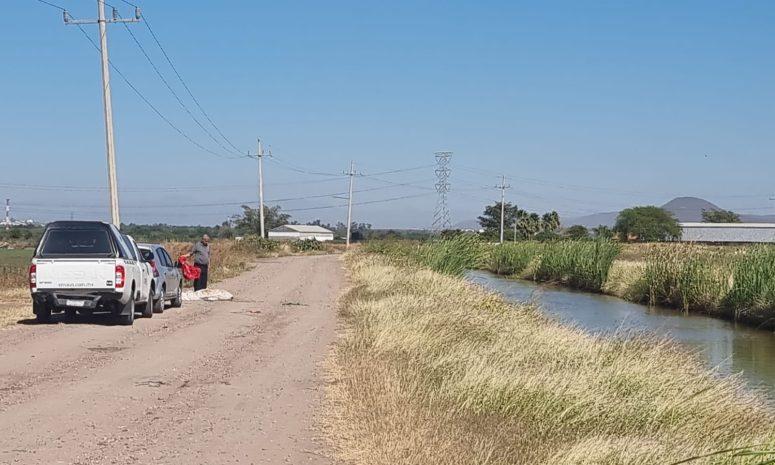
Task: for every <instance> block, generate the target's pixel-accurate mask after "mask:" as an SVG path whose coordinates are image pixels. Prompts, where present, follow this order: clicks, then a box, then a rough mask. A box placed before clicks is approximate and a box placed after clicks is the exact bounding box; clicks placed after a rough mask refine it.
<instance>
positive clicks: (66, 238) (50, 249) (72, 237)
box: [40, 229, 113, 257]
mask: <svg viewBox="0 0 775 465" xmlns="http://www.w3.org/2000/svg"><path fill="white" fill-rule="evenodd" d="M40 255H41V257H45V256H52V255H101V256H111V255H113V250H112V248H111V247H110V236H108V232H107V231H104V230H101V229H52V230H50V231H49V232H48V234H47V235H46V239H45V241H44V242H43V247H42V248H41V251H40Z"/></svg>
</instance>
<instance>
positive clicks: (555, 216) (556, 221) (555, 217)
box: [541, 211, 560, 232]
mask: <svg viewBox="0 0 775 465" xmlns="http://www.w3.org/2000/svg"><path fill="white" fill-rule="evenodd" d="M558 229H560V214H559V213H557V212H556V211H551V212H548V213H544V216H542V217H541V230H542V231H548V232H556V231H557V230H558Z"/></svg>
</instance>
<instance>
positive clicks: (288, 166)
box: [269, 156, 343, 178]
mask: <svg viewBox="0 0 775 465" xmlns="http://www.w3.org/2000/svg"><path fill="white" fill-rule="evenodd" d="M269 160H271V161H272V162H274V163H276V164H278V165H280V166H281V167H283V168H285V169H287V170H290V171H295V172H296V173H301V174H309V175H312V176H331V177H336V178H341V177H342V176H343V175H341V174H337V173H324V172H320V171H309V170H306V169H304V168H300V167H297V166H295V165H293V164H291V163H289V162H287V161H284V160H282V159H278V158H277V157H276V156H274V157H271V158H269Z"/></svg>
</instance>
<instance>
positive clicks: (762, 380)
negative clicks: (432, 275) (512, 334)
mask: <svg viewBox="0 0 775 465" xmlns="http://www.w3.org/2000/svg"><path fill="white" fill-rule="evenodd" d="M467 277H468V279H469V280H470V281H472V282H474V283H476V284H480V285H483V286H485V287H487V288H488V289H491V290H494V291H497V292H499V293H501V294H503V295H504V296H506V298H508V299H509V300H511V301H516V302H525V301H530V300H534V301H536V302H538V303H539V304H540V307H541V309H542V311H544V312H545V313H546V314H547V315H549V316H550V317H553V318H558V319H560V320H562V321H565V322H569V323H572V324H575V325H577V326H579V327H581V328H583V329H585V330H587V331H589V332H592V333H600V332H613V331H616V330H626V329H634V330H641V331H642V330H646V331H649V332H651V333H654V334H657V335H663V336H669V337H670V338H672V339H673V340H674V341H676V342H677V343H679V344H682V345H684V346H686V347H687V348H689V349H691V350H695V351H697V352H698V353H699V355H700V356H701V357H702V358H703V359H704V360H705V361H706V363H707V364H708V366H709V367H711V368H717V369H718V370H719V372H721V373H723V374H732V373H742V376H743V377H744V379H745V380H746V381H747V383H748V384H749V386H751V388H753V389H757V390H761V391H764V392H765V394H766V395H767V396H768V397H769V398H770V400H772V401H775V333H773V332H772V331H765V330H759V329H756V328H751V327H747V326H742V325H738V324H735V323H733V322H729V321H725V320H719V319H716V318H710V317H706V316H701V315H685V314H683V313H682V312H680V311H677V310H673V309H666V308H658V307H657V308H653V307H648V306H645V305H639V304H634V303H630V302H626V301H624V300H621V299H618V298H616V297H611V296H605V295H599V294H591V293H588V292H581V291H574V290H569V289H566V288H562V287H557V286H546V285H541V284H537V283H534V282H531V281H523V280H514V279H507V278H503V277H500V276H497V275H494V274H492V273H488V272H485V271H471V272H469V273H468V275H467Z"/></svg>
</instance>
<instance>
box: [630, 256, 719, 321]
mask: <svg viewBox="0 0 775 465" xmlns="http://www.w3.org/2000/svg"><path fill="white" fill-rule="evenodd" d="M730 265H731V262H730V260H729V259H728V258H726V257H724V256H721V255H720V254H718V253H714V252H712V251H708V250H705V249H702V248H701V247H699V246H694V245H685V246H684V245H678V244H676V245H675V246H671V247H654V248H652V249H651V250H650V252H649V253H648V254H647V256H646V270H645V274H644V280H645V283H646V287H647V289H648V300H649V303H650V304H651V305H667V306H672V307H678V308H680V309H682V310H683V311H684V312H688V311H690V310H701V311H706V312H712V311H714V310H717V309H718V308H719V307H720V306H721V304H722V301H723V299H724V297H725V295H726V294H727V292H728V291H729V288H730V282H729V277H730V276H731V266H730Z"/></svg>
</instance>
